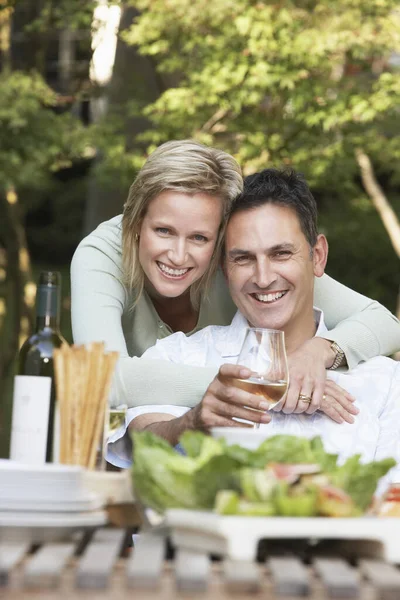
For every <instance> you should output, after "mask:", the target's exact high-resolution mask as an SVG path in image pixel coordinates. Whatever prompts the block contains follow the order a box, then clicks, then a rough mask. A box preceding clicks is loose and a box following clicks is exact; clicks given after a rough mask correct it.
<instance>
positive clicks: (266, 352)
mask: <svg viewBox="0 0 400 600" xmlns="http://www.w3.org/2000/svg"><path fill="white" fill-rule="evenodd" d="M237 364H238V365H241V366H243V367H247V368H248V369H250V370H251V371H252V373H251V376H250V377H249V378H248V379H235V380H234V381H233V383H234V385H235V386H236V387H239V388H241V389H243V390H245V391H246V392H250V393H252V394H256V395H258V396H262V397H263V400H264V401H265V402H267V403H268V404H269V408H268V410H271V409H273V408H274V407H276V406H277V405H278V404H279V402H280V401H281V400H282V398H283V397H284V395H285V394H286V390H287V388H288V385H289V371H288V364H287V356H286V349H285V334H284V332H283V331H278V330H276V329H261V328H257V327H249V328H248V329H247V332H246V337H245V339H244V342H243V345H242V349H241V351H240V354H239V357H238V359H237ZM253 410H254V409H253ZM259 426H260V424H259V423H256V424H255V427H256V428H257V429H258V427H259Z"/></svg>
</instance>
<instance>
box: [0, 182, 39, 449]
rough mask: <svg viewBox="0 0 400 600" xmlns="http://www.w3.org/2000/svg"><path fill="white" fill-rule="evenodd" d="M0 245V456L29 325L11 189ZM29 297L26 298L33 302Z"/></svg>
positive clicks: (3, 199)
mask: <svg viewBox="0 0 400 600" xmlns="http://www.w3.org/2000/svg"><path fill="white" fill-rule="evenodd" d="M0 215H1V218H0V244H1V246H2V250H3V253H2V259H3V260H2V263H4V264H3V265H2V268H4V271H5V278H4V280H3V282H2V284H1V288H0V297H1V299H2V301H3V302H2V309H3V310H2V312H3V315H2V321H1V328H0V333H1V337H0V398H1V400H2V402H1V403H0V411H1V412H0V441H1V444H0V455H4V449H5V448H8V437H9V431H8V423H9V417H10V403H9V402H7V401H6V396H7V394H6V390H7V389H10V380H11V378H12V375H13V373H14V364H15V358H16V356H17V353H18V348H19V345H20V333H21V324H24V321H25V329H26V330H28V329H30V326H31V325H32V307H31V306H30V305H29V294H28V293H26V292H29V287H26V286H27V285H28V284H31V269H30V259H29V253H28V249H27V246H26V238H25V231H24V227H23V225H22V222H21V216H20V207H19V204H18V197H17V194H16V193H15V191H14V190H12V189H10V190H9V191H8V192H7V193H5V192H3V193H0ZM32 296H33V295H31V297H30V299H31V301H32V300H33V297H32Z"/></svg>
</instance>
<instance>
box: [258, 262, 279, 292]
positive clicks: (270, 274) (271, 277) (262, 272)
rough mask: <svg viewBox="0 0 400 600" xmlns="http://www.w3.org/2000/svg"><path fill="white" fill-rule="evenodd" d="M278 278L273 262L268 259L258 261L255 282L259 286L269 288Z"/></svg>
mask: <svg viewBox="0 0 400 600" xmlns="http://www.w3.org/2000/svg"><path fill="white" fill-rule="evenodd" d="M275 279H276V273H275V272H274V270H273V268H272V266H271V263H270V261H269V260H268V259H264V260H261V261H258V262H257V264H256V267H255V272H254V283H255V284H256V285H257V287H259V288H263V289H265V288H267V287H268V286H269V285H271V283H273V282H274V281H275Z"/></svg>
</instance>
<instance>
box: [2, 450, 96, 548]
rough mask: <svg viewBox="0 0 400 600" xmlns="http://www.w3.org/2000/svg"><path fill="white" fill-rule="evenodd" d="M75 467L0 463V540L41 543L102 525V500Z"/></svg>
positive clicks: (6, 461) (81, 469)
mask: <svg viewBox="0 0 400 600" xmlns="http://www.w3.org/2000/svg"><path fill="white" fill-rule="evenodd" d="M84 481H85V470H84V469H83V468H81V467H77V466H67V465H57V464H46V465H40V466H34V465H24V464H22V463H17V462H13V461H8V460H0V482H1V483H0V541H10V540H15V539H23V540H27V541H30V542H42V541H50V540H56V539H62V538H64V537H66V536H69V535H70V534H71V533H72V532H73V531H75V530H79V529H82V528H89V527H96V526H99V525H103V524H104V523H105V522H106V514H105V513H104V512H103V510H101V508H102V504H103V503H102V500H101V498H100V497H99V496H96V495H94V494H90V493H89V492H88V491H87V489H86V487H85V482H84Z"/></svg>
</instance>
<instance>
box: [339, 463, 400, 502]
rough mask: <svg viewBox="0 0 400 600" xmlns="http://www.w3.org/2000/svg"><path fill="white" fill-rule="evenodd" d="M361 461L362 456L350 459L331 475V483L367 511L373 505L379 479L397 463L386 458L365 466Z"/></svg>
mask: <svg viewBox="0 0 400 600" xmlns="http://www.w3.org/2000/svg"><path fill="white" fill-rule="evenodd" d="M360 459H361V456H360V454H355V455H354V456H351V457H350V458H348V459H347V460H346V462H345V463H344V464H343V465H342V466H341V467H338V468H337V469H336V470H335V471H334V472H333V473H332V474H331V481H332V483H333V484H334V485H336V486H338V487H339V488H341V489H342V490H344V491H345V492H347V493H348V494H349V496H350V497H351V498H352V499H353V501H354V503H355V504H356V506H357V507H358V508H360V509H361V510H363V511H365V510H366V509H367V508H368V506H369V504H370V503H371V500H372V496H373V494H374V492H375V490H376V486H377V485H378V481H379V479H380V478H381V477H383V476H384V475H386V473H387V472H388V471H389V470H390V469H391V468H392V467H394V466H395V464H396V461H395V460H394V459H393V458H385V459H383V460H380V461H376V462H370V463H365V464H363V463H361V462H360Z"/></svg>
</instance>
